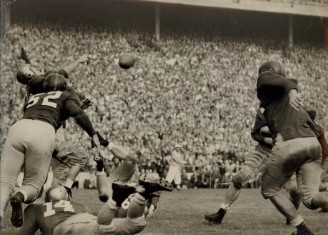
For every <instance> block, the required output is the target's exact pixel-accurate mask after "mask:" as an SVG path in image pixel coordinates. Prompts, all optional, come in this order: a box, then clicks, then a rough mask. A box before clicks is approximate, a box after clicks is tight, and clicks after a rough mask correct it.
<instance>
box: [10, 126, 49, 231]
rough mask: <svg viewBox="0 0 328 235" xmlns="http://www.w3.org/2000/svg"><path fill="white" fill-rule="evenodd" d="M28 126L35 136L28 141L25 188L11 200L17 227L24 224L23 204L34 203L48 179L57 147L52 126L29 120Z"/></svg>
mask: <svg viewBox="0 0 328 235" xmlns="http://www.w3.org/2000/svg"><path fill="white" fill-rule="evenodd" d="M28 124H30V128H31V129H30V130H29V131H31V132H32V129H33V131H34V135H33V137H32V138H27V139H26V146H27V148H26V150H25V162H24V180H23V186H22V187H21V188H19V189H18V190H17V191H16V193H15V194H14V196H13V197H12V198H11V199H10V203H11V205H12V208H13V210H12V223H13V225H14V226H16V227H19V226H21V224H22V222H23V215H22V213H23V212H22V203H23V202H25V203H30V202H33V201H34V200H35V199H36V198H37V196H38V194H39V192H40V190H41V188H42V186H43V184H44V183H45V181H46V179H47V175H48V170H49V166H50V162H51V157H52V152H53V150H54V147H55V130H54V128H53V127H52V126H51V125H49V124H48V123H45V122H41V121H37V120H29V122H28ZM35 130H38V131H37V133H35Z"/></svg>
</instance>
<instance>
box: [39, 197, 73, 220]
mask: <svg viewBox="0 0 328 235" xmlns="http://www.w3.org/2000/svg"><path fill="white" fill-rule="evenodd" d="M44 205H46V211H45V212H44V213H43V216H44V217H48V216H52V215H54V214H56V208H58V209H60V210H59V211H70V212H74V208H73V205H72V204H71V202H70V201H64V200H60V201H59V202H57V203H56V204H54V206H53V207H52V202H47V203H45V204H44Z"/></svg>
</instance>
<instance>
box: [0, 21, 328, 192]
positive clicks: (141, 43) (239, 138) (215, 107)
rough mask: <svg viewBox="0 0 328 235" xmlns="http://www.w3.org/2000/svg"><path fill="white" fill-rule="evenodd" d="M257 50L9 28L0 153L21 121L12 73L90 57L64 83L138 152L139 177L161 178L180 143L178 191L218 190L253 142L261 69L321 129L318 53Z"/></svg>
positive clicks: (194, 40) (176, 39)
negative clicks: (276, 78)
mask: <svg viewBox="0 0 328 235" xmlns="http://www.w3.org/2000/svg"><path fill="white" fill-rule="evenodd" d="M264 44H266V45H271V41H268V42H266V43H258V42H256V41H252V40H248V39H247V40H239V39H238V38H231V37H229V38H225V37H220V36H216V37H211V38H207V39H205V38H199V37H188V36H174V35H173V36H170V35H168V36H164V37H163V38H162V40H161V41H160V42H156V41H154V40H153V38H152V36H151V35H150V34H145V35H142V36H141V35H140V34H139V33H138V32H106V31H105V30H103V31H99V32H96V31H94V30H89V29H88V27H85V28H81V29H80V30H79V31H77V30H75V29H74V28H69V27H68V26H67V27H65V30H62V29H60V28H56V27H44V26H43V25H37V24H26V25H23V24H18V25H14V26H12V28H11V30H10V31H9V32H8V33H7V35H6V37H5V38H3V39H1V88H0V89H1V90H0V96H1V100H0V102H1V103H0V109H1V120H0V121H1V126H0V128H1V137H0V138H1V141H0V148H1V149H2V147H3V144H4V140H5V137H6V134H7V131H8V127H9V125H11V124H12V123H13V122H14V121H15V120H18V119H19V118H20V117H21V115H22V111H21V110H22V103H23V102H22V100H23V97H24V88H23V87H22V86H21V85H20V84H19V83H17V81H16V80H15V72H16V70H17V66H18V65H19V64H21V63H22V62H23V61H24V60H28V61H29V62H30V63H32V64H34V65H38V66H40V67H44V68H46V69H55V68H60V67H62V66H63V65H64V64H69V63H71V62H72V61H74V59H77V58H78V57H79V56H81V55H82V54H91V58H92V60H91V61H90V64H88V65H81V66H80V67H78V69H77V70H75V71H73V72H72V73H71V74H70V83H71V84H72V85H73V86H74V87H76V88H77V90H78V91H80V92H81V93H83V94H84V95H85V96H86V98H88V99H90V100H91V101H92V102H93V105H92V106H91V107H90V108H89V109H88V110H87V113H88V114H89V116H90V117H91V121H92V122H93V123H94V125H95V127H96V129H98V130H100V131H101V132H102V133H103V134H105V135H106V136H107V138H108V139H109V140H110V141H113V142H115V143H118V144H121V145H123V146H126V147H127V148H129V149H130V150H131V151H132V152H134V153H136V154H138V156H139V159H140V161H141V162H140V165H141V166H142V168H141V169H140V171H142V170H144V171H146V170H147V165H149V164H150V165H151V162H158V165H161V166H162V169H161V170H162V171H163V172H165V166H163V165H165V164H166V163H165V161H164V160H163V159H164V158H165V156H167V155H169V154H170V152H171V150H172V148H173V146H174V145H175V144H180V145H182V146H183V149H184V152H185V160H186V161H187V164H186V166H185V174H184V177H185V179H188V181H186V182H187V183H186V187H206V185H211V186H212V187H214V186H215V185H216V187H219V186H218V185H220V183H224V182H226V181H229V179H231V177H232V175H233V173H235V172H236V171H238V169H239V167H240V165H242V162H243V159H245V158H247V157H248V156H249V154H251V151H252V149H253V148H254V146H255V144H256V143H254V141H252V140H251V137H250V130H251V128H252V125H253V123H254V117H255V114H256V111H257V107H258V105H259V103H258V101H257V97H256V79H257V69H258V68H259V66H260V65H261V64H262V63H263V61H267V60H270V59H271V60H272V59H275V60H280V61H281V62H283V63H284V64H285V66H286V69H287V75H288V76H289V77H294V78H296V79H298V81H299V85H300V92H301V94H302V95H303V96H304V98H305V100H306V101H307V104H309V105H312V106H313V107H314V108H315V109H316V110H317V121H318V123H319V124H321V125H322V126H323V127H324V128H325V129H327V128H328V115H327V114H328V113H327V112H328V110H327V108H326V104H327V96H328V94H327V81H328V77H327V76H328V75H327V73H326V71H327V56H326V52H325V51H323V50H322V49H321V48H319V47H317V46H315V45H310V46H309V45H302V44H301V43H300V44H297V45H296V46H295V47H294V49H293V50H291V51H289V52H288V56H286V54H285V53H284V51H283V50H282V49H281V48H283V47H282V46H281V45H274V46H268V47H264V46H263V45H264ZM123 52H133V53H134V54H135V55H136V56H137V58H138V60H137V62H136V65H135V66H134V67H133V68H132V69H129V70H122V69H121V68H119V66H118V57H119V55H120V54H121V53H123ZM67 132H68V136H70V138H71V141H73V142H75V143H83V145H84V146H87V147H88V146H89V144H84V143H85V142H86V141H87V136H86V135H85V134H82V131H81V130H78V129H77V126H76V125H74V124H68V127H67ZM225 155H226V156H228V155H233V158H226V157H222V156H225ZM199 159H203V160H202V161H203V162H201V164H199V161H200V160H199ZM229 160H230V161H231V162H230V163H229ZM197 162H198V163H197ZM197 164H198V165H197ZM230 165H232V166H233V167H230ZM166 168H167V167H166ZM228 168H229V169H230V170H227V169H228ZM188 169H189V170H188ZM190 169H191V170H190ZM190 172H195V173H193V174H188V173H190ZM204 179H205V180H204ZM192 182H193V183H192ZM204 182H205V183H204Z"/></svg>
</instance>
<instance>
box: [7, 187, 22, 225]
mask: <svg viewBox="0 0 328 235" xmlns="http://www.w3.org/2000/svg"><path fill="white" fill-rule="evenodd" d="M23 201H24V196H23V194H22V193H20V192H18V193H16V194H15V196H13V197H11V198H10V204H11V206H12V213H11V223H12V224H13V225H14V226H15V227H17V228H18V227H20V226H22V224H23V208H22V203H23Z"/></svg>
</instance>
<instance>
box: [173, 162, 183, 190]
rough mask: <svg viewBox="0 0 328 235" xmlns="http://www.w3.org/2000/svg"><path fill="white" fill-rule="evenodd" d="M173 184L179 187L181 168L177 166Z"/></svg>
mask: <svg viewBox="0 0 328 235" xmlns="http://www.w3.org/2000/svg"><path fill="white" fill-rule="evenodd" d="M174 184H175V185H176V187H177V189H178V190H180V189H181V168H180V167H179V168H178V171H177V173H176V174H175V176H174Z"/></svg>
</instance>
